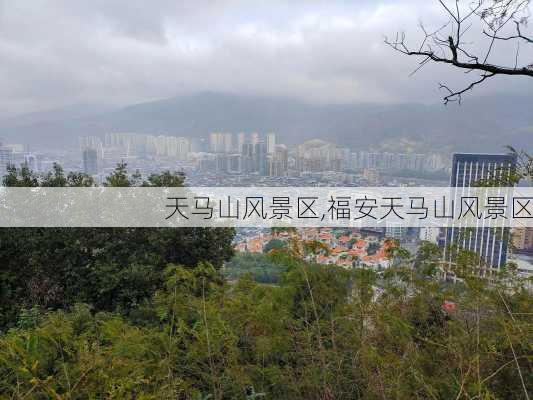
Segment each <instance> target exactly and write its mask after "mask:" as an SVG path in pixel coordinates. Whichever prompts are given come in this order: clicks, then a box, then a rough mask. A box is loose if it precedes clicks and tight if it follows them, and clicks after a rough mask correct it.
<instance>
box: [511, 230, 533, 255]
mask: <svg viewBox="0 0 533 400" xmlns="http://www.w3.org/2000/svg"><path fill="white" fill-rule="evenodd" d="M512 238H513V246H514V248H515V250H516V251H517V252H528V253H529V252H533V228H526V227H522V228H515V229H514V230H513V233H512Z"/></svg>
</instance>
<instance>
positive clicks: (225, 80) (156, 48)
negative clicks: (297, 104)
mask: <svg viewBox="0 0 533 400" xmlns="http://www.w3.org/2000/svg"><path fill="white" fill-rule="evenodd" d="M419 20H422V21H424V23H425V24H426V25H427V26H429V27H433V26H437V25H438V24H439V23H440V22H442V21H444V20H445V19H444V17H443V14H442V11H441V9H440V8H439V7H438V4H437V1H436V0H435V1H433V0H396V1H386V0H383V1H378V0H374V1H371V0H364V1H356V0H352V1H347V0H345V1H342V0H327V1H319V0H309V1H300V0H291V1H289V0H286V1H276V0H268V1H253V0H247V1H238V0H210V1H208V0H191V1H186V2H185V1H181V2H180V1H178V0H158V1H146V0H91V1H85V0H79V1H76V0H53V1H49V0H0V93H1V97H0V118H1V117H2V116H4V117H5V116H8V115H12V114H16V113H23V112H29V111H34V110H43V109H51V108H55V107H61V106H65V105H69V104H79V103H102V104H129V103H134V102H142V101H148V100H152V99H158V98H164V97H170V96H174V95H179V94H181V93H187V92H190V91H197V90H215V91H231V92H246V93H253V94H256V93H257V94H267V95H287V96H292V97H297V98H302V99H307V100H310V101H319V102H345V101H364V102H368V101H370V102H418V101H423V102H438V101H439V99H440V97H441V96H440V94H439V92H438V89H437V84H438V82H439V81H444V82H449V83H452V84H455V83H457V85H459V84H460V82H461V81H462V80H463V79H464V74H463V73H461V72H457V71H450V70H448V69H447V68H443V67H428V68H426V69H425V70H422V71H421V72H420V73H418V74H417V75H415V76H414V77H412V78H409V77H408V75H409V72H410V71H412V70H413V69H414V68H415V67H416V60H415V59H412V58H405V57H402V56H400V55H398V54H396V53H394V52H393V51H391V49H390V48H388V47H387V46H386V45H384V44H383V36H384V35H387V34H388V35H393V34H394V33H395V32H396V31H398V30H406V31H407V33H408V34H410V35H412V36H410V37H412V38H413V40H415V41H416V34H417V33H416V32H417V29H416V25H417V23H418V21H419ZM509 51H510V53H509ZM513 51H514V49H512V48H511V49H502V48H497V49H496V50H495V54H496V56H497V57H498V56H500V57H503V56H504V55H505V56H507V55H509V54H513ZM530 54H531V53H530ZM532 59H533V57H532ZM503 89H505V90H511V91H515V90H517V91H529V92H532V93H533V80H532V79H527V78H522V79H520V78H512V79H506V80H504V81H503V82H502V81H501V80H494V81H493V82H491V83H489V84H488V85H486V86H485V87H484V88H483V89H480V90H478V91H477V92H478V94H486V93H491V92H493V91H499V90H503Z"/></svg>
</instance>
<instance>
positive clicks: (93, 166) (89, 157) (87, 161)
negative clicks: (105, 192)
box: [83, 148, 98, 175]
mask: <svg viewBox="0 0 533 400" xmlns="http://www.w3.org/2000/svg"><path fill="white" fill-rule="evenodd" d="M83 171H84V172H85V173H86V174H87V175H96V174H97V173H98V155H97V153H96V150H95V149H90V148H87V149H84V150H83Z"/></svg>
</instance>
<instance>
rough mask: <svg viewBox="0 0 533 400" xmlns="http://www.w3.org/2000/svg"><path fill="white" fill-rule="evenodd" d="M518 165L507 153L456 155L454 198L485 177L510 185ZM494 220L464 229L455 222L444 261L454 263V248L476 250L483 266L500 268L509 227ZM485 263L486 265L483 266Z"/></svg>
mask: <svg viewBox="0 0 533 400" xmlns="http://www.w3.org/2000/svg"><path fill="white" fill-rule="evenodd" d="M515 167H516V157H515V156H513V155H505V154H454V155H453V161H452V176H451V186H452V188H456V189H454V192H455V193H454V195H455V197H457V196H459V201H461V199H460V197H461V196H463V195H465V194H468V190H467V189H466V188H469V187H472V186H476V184H477V183H479V182H480V181H482V180H488V179H490V180H491V181H494V183H495V184H497V182H498V181H500V182H502V184H501V185H500V186H508V185H507V184H506V182H507V181H508V180H507V179H506V178H508V177H509V176H510V174H511V173H512V171H513V170H514V169H515ZM502 225H503V224H502V222H500V221H496V220H494V219H483V220H480V221H479V224H478V226H477V227H475V228H464V227H461V226H460V225H456V224H452V226H451V227H448V228H447V230H446V237H445V241H444V260H445V261H447V262H450V263H452V262H453V258H454V254H455V251H456V250H454V247H455V248H461V249H465V250H470V251H473V252H475V253H476V254H477V255H478V256H479V257H480V265H479V267H480V269H483V270H485V268H483V267H485V266H486V267H488V268H501V267H502V266H504V265H505V264H506V262H507V245H508V242H509V228H505V227H503V226H502ZM481 264H484V265H481Z"/></svg>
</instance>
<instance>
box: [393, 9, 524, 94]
mask: <svg viewBox="0 0 533 400" xmlns="http://www.w3.org/2000/svg"><path fill="white" fill-rule="evenodd" d="M437 1H438V3H439V4H440V5H441V7H442V8H443V10H444V12H445V14H446V15H447V17H448V19H449V20H448V22H446V23H445V24H444V25H442V26H441V27H440V28H438V29H436V30H435V31H428V30H426V28H425V26H424V25H423V24H422V23H420V24H419V27H420V29H421V31H422V33H423V39H422V41H421V43H420V45H419V46H417V48H416V49H412V48H411V47H410V46H408V45H407V43H406V39H405V34H404V33H397V34H396V37H395V39H394V40H389V39H388V38H385V43H386V44H387V45H389V46H390V47H391V48H392V49H394V50H395V51H397V52H399V53H401V54H404V55H408V56H415V57H422V61H420V62H419V65H418V66H417V68H416V69H415V70H414V71H413V72H412V73H411V74H410V76H411V75H413V74H415V73H417V72H418V71H419V70H420V69H421V68H423V67H424V66H425V65H427V64H428V63H431V62H434V63H441V64H447V65H450V66H452V67H455V68H458V69H463V70H465V72H467V73H469V72H472V71H479V72H480V73H481V75H480V79H478V80H476V81H473V82H471V83H470V84H469V85H468V86H466V87H465V88H463V89H460V90H452V89H450V88H449V87H448V86H447V85H444V84H440V88H441V89H445V90H446V91H447V92H448V95H446V96H445V97H444V103H445V104H448V103H449V102H451V101H457V102H459V103H461V96H462V95H463V94H464V93H465V92H467V91H470V90H472V89H473V88H474V87H475V86H477V85H479V84H481V83H483V82H484V81H485V80H487V79H489V78H492V77H493V76H495V75H510V76H525V77H530V78H533V62H530V63H526V64H525V65H519V60H520V58H519V55H520V43H525V44H528V45H529V44H533V39H532V38H531V37H530V36H528V35H526V34H525V33H524V32H523V28H525V27H527V21H528V19H529V16H530V9H529V4H530V0H476V1H474V2H471V3H470V4H469V6H468V7H467V8H465V7H464V6H463V7H461V4H460V0H454V3H455V4H454V6H453V7H451V6H449V5H448V4H447V3H449V1H448V2H447V1H446V0H437ZM476 17H477V18H479V21H478V22H477V26H480V28H481V27H483V26H484V28H483V29H482V33H483V34H484V36H485V37H487V39H488V43H487V46H486V51H485V52H484V54H482V55H479V54H474V53H473V52H472V51H471V50H470V49H469V48H467V44H466V42H465V40H464V37H465V35H466V33H467V32H469V31H470V29H471V28H472V26H474V23H472V22H470V21H471V20H472V19H475V18H476ZM511 22H512V23H514V30H515V32H514V33H513V34H512V35H508V36H505V35H503V34H502V33H501V32H503V31H504V30H506V27H507V26H508V24H509V23H511ZM446 28H450V33H449V34H448V35H446V36H443V30H444V29H446ZM512 40H514V41H517V45H516V52H515V57H514V60H513V64H512V66H507V65H499V64H494V63H491V62H490V61H489V59H490V57H491V54H492V52H493V49H494V47H495V45H496V43H497V42H500V41H501V42H508V41H512Z"/></svg>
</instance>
